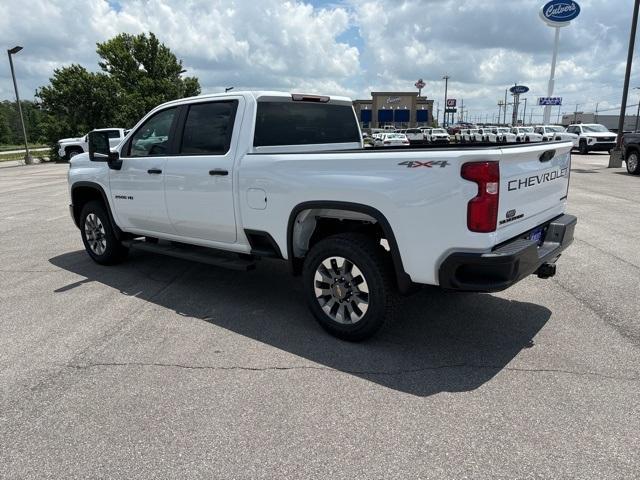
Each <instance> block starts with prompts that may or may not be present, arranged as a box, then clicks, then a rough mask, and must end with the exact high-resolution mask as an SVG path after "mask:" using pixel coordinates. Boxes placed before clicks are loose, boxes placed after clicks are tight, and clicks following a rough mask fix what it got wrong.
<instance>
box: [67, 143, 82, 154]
mask: <svg viewBox="0 0 640 480" xmlns="http://www.w3.org/2000/svg"><path fill="white" fill-rule="evenodd" d="M78 150H79V151H81V152H84V150H83V149H82V147H81V146H80V145H70V146H68V147H64V151H65V152H67V153H68V152H73V151H78Z"/></svg>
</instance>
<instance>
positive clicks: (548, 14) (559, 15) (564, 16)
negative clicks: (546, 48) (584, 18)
mask: <svg viewBox="0 0 640 480" xmlns="http://www.w3.org/2000/svg"><path fill="white" fill-rule="evenodd" d="M578 15H580V5H578V4H577V3H576V2H574V1H573V0H551V1H550V2H547V3H545V4H544V5H543V7H542V8H541V9H540V18H542V20H544V21H545V22H546V23H547V24H549V25H551V26H552V27H564V26H565V25H569V22H571V20H574V19H575V18H576V17H577V16H578Z"/></svg>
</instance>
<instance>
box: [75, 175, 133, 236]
mask: <svg viewBox="0 0 640 480" xmlns="http://www.w3.org/2000/svg"><path fill="white" fill-rule="evenodd" d="M80 187H83V188H91V189H93V190H96V191H97V192H98V193H100V196H101V197H102V201H103V203H104V206H105V208H106V209H107V214H108V215H109V221H110V222H111V226H112V227H113V231H114V234H115V237H116V238H117V239H118V240H122V239H123V238H124V232H123V231H122V230H121V229H120V227H118V225H117V224H116V220H115V218H114V217H113V213H112V212H111V204H110V203H109V199H108V198H107V194H106V193H105V191H104V188H102V185H100V184H99V183H96V182H87V181H79V182H74V183H73V185H72V186H71V201H72V202H73V192H74V190H76V189H78V188H80ZM71 206H72V208H73V220H74V222H75V224H76V226H77V227H78V228H80V225H79V224H78V222H79V218H78V217H79V215H80V212H77V215H76V208H77V206H76V205H74V204H73V203H72V204H71Z"/></svg>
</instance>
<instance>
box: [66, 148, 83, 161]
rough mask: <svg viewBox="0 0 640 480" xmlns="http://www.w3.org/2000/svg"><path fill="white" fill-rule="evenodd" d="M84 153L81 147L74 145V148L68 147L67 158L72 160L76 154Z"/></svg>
mask: <svg viewBox="0 0 640 480" xmlns="http://www.w3.org/2000/svg"><path fill="white" fill-rule="evenodd" d="M81 153H82V149H81V148H79V147H75V148H74V147H72V148H67V149H66V150H65V156H64V157H65V160H71V159H72V158H73V157H75V156H76V155H79V154H81Z"/></svg>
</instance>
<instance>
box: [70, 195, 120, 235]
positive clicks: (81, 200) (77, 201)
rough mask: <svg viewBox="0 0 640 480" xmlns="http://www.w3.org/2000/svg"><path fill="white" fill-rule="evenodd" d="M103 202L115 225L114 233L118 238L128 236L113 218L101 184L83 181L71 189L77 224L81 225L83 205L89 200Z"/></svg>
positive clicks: (112, 223)
mask: <svg viewBox="0 0 640 480" xmlns="http://www.w3.org/2000/svg"><path fill="white" fill-rule="evenodd" d="M94 200H96V201H99V202H102V204H103V205H104V207H105V209H106V210H107V213H108V214H109V220H110V222H111V226H112V227H113V233H114V235H115V237H116V238H117V239H118V240H123V239H125V238H127V237H128V236H129V235H128V234H126V233H124V232H123V231H122V230H120V227H118V225H117V224H116V221H115V219H114V218H113V214H112V213H111V207H110V206H109V202H108V201H107V197H106V195H105V193H104V190H102V187H100V185H98V184H95V183H90V182H81V183H79V184H76V185H74V187H73V188H72V189H71V204H72V205H73V220H74V221H75V223H76V226H78V227H79V226H80V214H81V213H82V209H83V207H84V206H85V205H86V204H87V202H92V201H94Z"/></svg>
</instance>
